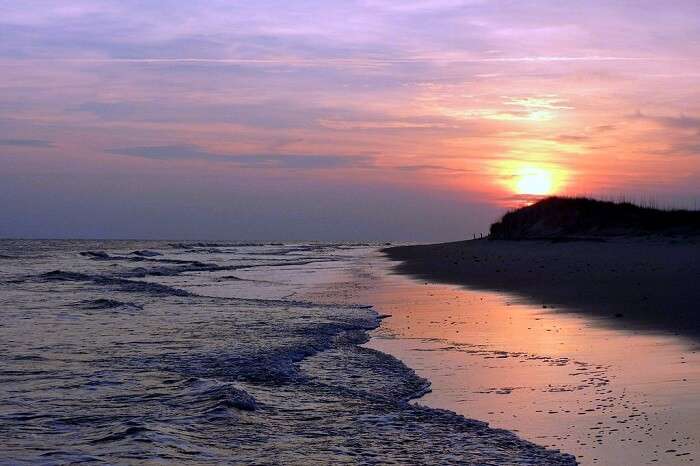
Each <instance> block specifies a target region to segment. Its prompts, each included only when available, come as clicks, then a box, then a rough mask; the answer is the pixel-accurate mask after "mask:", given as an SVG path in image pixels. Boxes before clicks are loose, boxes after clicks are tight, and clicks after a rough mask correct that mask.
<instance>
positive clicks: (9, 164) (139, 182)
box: [0, 0, 700, 241]
mask: <svg viewBox="0 0 700 466" xmlns="http://www.w3.org/2000/svg"><path fill="white" fill-rule="evenodd" d="M698 18H700V2H698V1H697V0H674V1H671V2H659V1H657V0H655V1H649V0H634V1H632V0H630V1H627V0H618V1H610V0H605V1H603V0H589V1H585V2H583V1H568V0H556V1H555V0H549V1H542V0H532V1H522V0H508V1H505V0H503V1H500V0H344V1H335V0H319V1H307V0H295V1H290V0H285V1H281V0H280V1H272V0H256V1H235V0H227V1H222V0H202V1H198V2H183V1H180V0H177V1H174V0H158V1H155V0H138V1H136V0H55V1H47V0H0V237H27V238H29V237H33V238H167V239H188V238H192V239H232V240H234V239H238V240H409V241H441V240H456V239H461V238H465V237H472V235H473V234H479V233H483V232H486V231H487V230H488V225H489V224H490V223H491V222H492V221H493V220H495V219H496V218H497V217H498V216H499V215H501V214H502V213H503V212H505V211H506V210H507V209H511V208H514V207H517V206H519V205H522V204H523V203H527V202H531V201H532V200H533V199H536V198H537V196H542V195H550V194H562V195H589V196H596V197H602V198H606V199H617V198H621V197H625V198H628V199H633V200H639V201H644V202H646V201H653V202H655V203H657V204H659V205H662V206H677V207H693V206H695V205H697V204H696V202H697V201H698V200H700V85H698V84H699V83H700V27H698Z"/></svg>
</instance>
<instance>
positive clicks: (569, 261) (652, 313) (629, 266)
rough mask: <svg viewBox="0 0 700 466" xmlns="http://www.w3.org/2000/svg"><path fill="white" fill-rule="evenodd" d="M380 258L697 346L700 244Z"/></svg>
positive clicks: (412, 252)
mask: <svg viewBox="0 0 700 466" xmlns="http://www.w3.org/2000/svg"><path fill="white" fill-rule="evenodd" d="M381 251H382V252H383V253H384V254H385V255H386V256H387V257H388V258H389V259H392V260H394V261H398V262H399V263H398V264H397V265H396V266H395V270H396V271H397V272H399V273H402V274H407V275H410V276H414V277H417V278H421V279H424V280H431V281H435V282H439V283H447V284H453V285H462V286H472V287H476V288H480V289H485V290H492V291H505V292H508V293H511V294H514V295H516V296H519V297H522V298H524V299H525V300H526V301H529V302H532V303H536V304H537V305H541V306H542V307H543V308H552V307H556V308H564V309H565V310H567V311H573V312H576V313H580V314H582V315H586V316H588V317H593V318H595V319H597V320H599V321H600V322H601V323H602V324H603V325H606V326H611V327H615V328H618V329H623V330H629V331H642V332H652V333H654V332H663V333H667V334H672V335H676V336H683V337H686V338H691V339H693V340H694V341H695V342H700V313H699V312H697V303H698V302H700V287H698V286H696V283H697V281H698V280H699V279H700V244H699V243H697V242H695V241H693V240H687V241H684V242H680V241H677V240H669V239H649V238H644V239H642V238H635V239H609V240H599V239H596V240H585V239H584V240H578V241H575V242H560V241H546V240H528V241H506V240H486V239H479V240H471V241H459V242H453V243H438V244H429V245H416V246H397V247H390V248H384V249H382V250H381Z"/></svg>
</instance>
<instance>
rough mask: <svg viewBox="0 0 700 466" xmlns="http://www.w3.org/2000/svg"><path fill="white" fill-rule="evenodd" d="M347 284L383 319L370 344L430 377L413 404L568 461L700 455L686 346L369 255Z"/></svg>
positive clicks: (693, 369)
mask: <svg viewBox="0 0 700 466" xmlns="http://www.w3.org/2000/svg"><path fill="white" fill-rule="evenodd" d="M360 270H364V271H365V272H362V273H366V271H367V270H371V271H372V274H371V276H369V277H365V278H362V279H361V280H360V278H361V277H360V278H358V277H357V276H355V277H353V281H354V282H355V283H358V282H364V283H365V285H364V286H363V287H361V289H358V290H357V294H359V296H360V297H361V299H362V300H363V301H364V302H368V303H372V304H373V305H374V306H375V309H376V310H377V311H378V312H380V313H384V314H387V315H390V317H387V318H385V319H384V320H383V323H382V326H381V328H380V329H379V330H378V331H376V332H375V334H374V335H373V338H372V340H371V341H370V342H369V343H368V346H369V347H371V348H374V349H378V350H380V351H383V352H387V353H389V354H391V355H393V356H396V357H398V358H400V359H401V360H402V361H404V362H405V363H406V364H407V365H408V366H409V367H411V368H413V369H415V370H416V371H417V372H418V374H419V375H421V376H423V377H426V378H428V379H429V380H430V381H431V384H432V385H431V388H432V392H431V393H429V394H427V395H425V396H424V397H422V398H421V399H419V400H417V403H419V404H424V405H427V406H430V407H436V408H443V409H449V410H452V411H455V412H457V413H459V414H462V415H465V416H467V417H470V418H475V419H480V420H484V421H487V422H489V423H490V424H491V426H493V427H499V428H504V429H509V430H514V431H516V432H517V433H518V435H520V436H521V437H523V438H525V439H527V440H531V441H533V442H536V443H538V444H541V445H547V446H549V447H550V448H559V449H561V450H562V451H566V452H569V453H573V454H575V455H576V456H577V459H578V460H579V461H580V463H581V464H584V465H585V464H605V465H629V464H694V462H697V461H698V460H699V459H700V455H699V454H698V453H700V425H698V423H697V421H696V420H697V419H698V417H700V397H698V396H697V393H699V392H700V353H698V352H697V351H696V344H695V341H694V340H693V339H689V338H684V337H676V336H672V335H665V334H659V333H649V332H646V331H636V330H629V329H628V330H622V329H620V328H618V327H611V326H609V325H607V322H609V321H608V319H607V318H603V319H600V318H591V317H584V316H582V315H580V314H578V313H571V312H566V311H567V309H566V308H560V307H551V306H548V307H547V309H544V308H542V306H541V305H540V304H533V303H532V302H531V301H527V300H525V299H523V298H521V297H518V296H516V295H514V294H508V293H503V292H493V291H484V290H477V289H474V288H466V287H463V286H455V285H449V284H437V283H432V282H426V281H425V280H420V279H417V278H412V277H410V276H406V275H401V274H395V273H393V265H392V264H391V263H387V262H386V261H384V262H383V261H382V260H381V258H376V260H374V261H373V262H372V261H371V262H370V263H369V264H365V265H364V266H363V267H362V268H361V269H360V268H358V273H360V272H359V271H360Z"/></svg>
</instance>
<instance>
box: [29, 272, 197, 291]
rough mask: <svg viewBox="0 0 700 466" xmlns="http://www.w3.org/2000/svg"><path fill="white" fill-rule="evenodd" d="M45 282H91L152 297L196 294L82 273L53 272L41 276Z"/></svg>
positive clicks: (158, 284)
mask: <svg viewBox="0 0 700 466" xmlns="http://www.w3.org/2000/svg"><path fill="white" fill-rule="evenodd" d="M39 279H40V280H43V281H49V282H53V281H63V282H91V283H94V284H96V285H104V286H108V287H111V288H113V289H115V290H117V291H124V292H135V293H144V294H149V295H152V296H195V295H194V294H192V293H190V292H188V291H185V290H182V289H179V288H173V287H171V286H167V285H161V284H160V283H152V282H142V281H136V280H127V279H124V278H115V277H109V276H104V275H87V274H84V273H80V272H67V271H64V270H52V271H51V272H46V273H43V274H41V275H39Z"/></svg>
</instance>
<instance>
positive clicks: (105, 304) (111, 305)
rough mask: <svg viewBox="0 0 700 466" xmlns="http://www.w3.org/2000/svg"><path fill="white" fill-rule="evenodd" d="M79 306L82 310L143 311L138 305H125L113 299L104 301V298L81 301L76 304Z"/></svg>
mask: <svg viewBox="0 0 700 466" xmlns="http://www.w3.org/2000/svg"><path fill="white" fill-rule="evenodd" d="M78 304H79V306H81V307H83V308H84V309H94V310H98V309H117V308H121V307H123V308H133V309H143V306H142V305H140V304H135V303H125V302H122V301H117V300H115V299H106V298H99V299H88V300H85V301H81V302H80V303H78Z"/></svg>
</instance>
